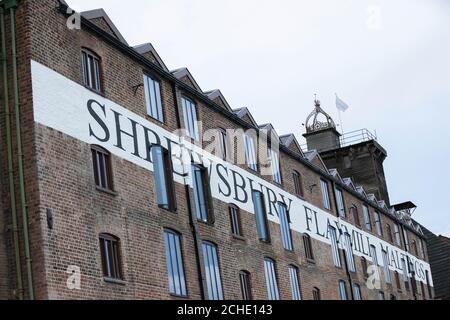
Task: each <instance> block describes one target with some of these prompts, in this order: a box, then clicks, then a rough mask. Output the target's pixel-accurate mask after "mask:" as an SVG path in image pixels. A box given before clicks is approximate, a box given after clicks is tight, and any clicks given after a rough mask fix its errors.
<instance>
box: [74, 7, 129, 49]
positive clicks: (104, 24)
mask: <svg viewBox="0 0 450 320" xmlns="http://www.w3.org/2000/svg"><path fill="white" fill-rule="evenodd" d="M81 16H82V17H84V18H85V19H87V20H89V21H91V22H92V23H94V24H96V25H97V26H98V27H99V28H101V29H103V31H105V32H107V33H109V34H110V35H112V36H114V37H116V38H117V39H119V40H120V41H121V42H122V43H123V44H125V45H127V46H128V43H127V41H126V40H125V38H124V37H123V36H122V34H121V33H120V31H119V29H117V27H116V26H115V25H114V23H113V22H112V20H111V19H110V18H109V16H108V15H107V14H106V12H105V10H103V9H101V8H100V9H94V10H89V11H84V12H81Z"/></svg>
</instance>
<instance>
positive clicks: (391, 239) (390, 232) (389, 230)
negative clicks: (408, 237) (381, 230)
mask: <svg viewBox="0 0 450 320" xmlns="http://www.w3.org/2000/svg"><path fill="white" fill-rule="evenodd" d="M386 233H387V238H388V240H389V242H390V243H394V236H393V235H392V228H391V225H390V224H386Z"/></svg>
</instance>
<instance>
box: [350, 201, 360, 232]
mask: <svg viewBox="0 0 450 320" xmlns="http://www.w3.org/2000/svg"><path fill="white" fill-rule="evenodd" d="M350 215H351V216H352V217H353V221H355V225H356V226H357V227H361V220H360V219H359V212H358V208H357V207H356V206H355V205H353V206H351V207H350Z"/></svg>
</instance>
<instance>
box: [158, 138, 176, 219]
mask: <svg viewBox="0 0 450 320" xmlns="http://www.w3.org/2000/svg"><path fill="white" fill-rule="evenodd" d="M152 160H153V168H154V175H155V187H156V199H157V202H158V205H159V206H160V207H161V208H164V209H166V210H173V211H174V210H176V205H175V189H174V188H175V187H174V183H173V174H172V160H171V157H170V155H169V152H168V151H167V150H166V149H164V148H162V147H161V146H153V147H152Z"/></svg>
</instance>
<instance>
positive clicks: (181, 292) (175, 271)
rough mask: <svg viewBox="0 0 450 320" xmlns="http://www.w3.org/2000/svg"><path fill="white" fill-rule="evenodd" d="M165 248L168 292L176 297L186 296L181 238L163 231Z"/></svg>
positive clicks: (174, 233) (169, 231) (173, 233)
mask: <svg viewBox="0 0 450 320" xmlns="http://www.w3.org/2000/svg"><path fill="white" fill-rule="evenodd" d="M164 242H165V247H166V264H167V276H168V278H169V292H170V293H171V294H174V295H177V296H186V295H187V291H186V280H185V274H184V266H183V258H182V254H181V236H180V235H179V234H178V233H176V232H174V231H171V230H164Z"/></svg>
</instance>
